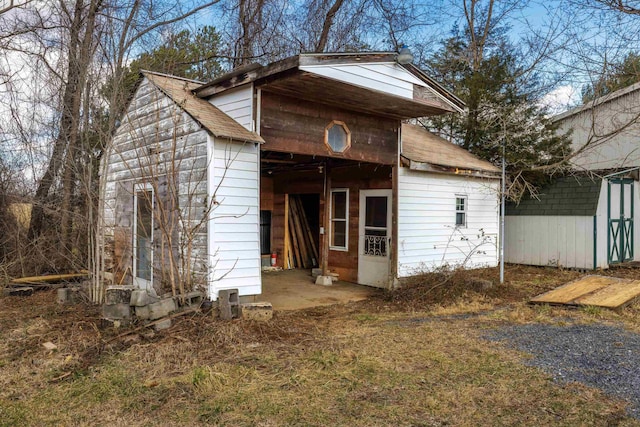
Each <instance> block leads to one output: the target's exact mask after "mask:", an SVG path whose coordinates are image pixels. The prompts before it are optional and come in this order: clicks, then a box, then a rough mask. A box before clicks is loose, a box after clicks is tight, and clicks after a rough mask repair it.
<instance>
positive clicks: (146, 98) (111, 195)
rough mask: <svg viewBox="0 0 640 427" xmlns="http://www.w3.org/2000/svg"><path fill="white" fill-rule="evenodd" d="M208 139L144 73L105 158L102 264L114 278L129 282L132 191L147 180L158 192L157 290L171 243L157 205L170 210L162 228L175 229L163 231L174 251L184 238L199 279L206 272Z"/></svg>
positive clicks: (161, 286)
mask: <svg viewBox="0 0 640 427" xmlns="http://www.w3.org/2000/svg"><path fill="white" fill-rule="evenodd" d="M206 144H207V133H206V131H205V130H202V129H201V128H200V126H199V125H198V124H197V123H196V122H195V121H194V120H193V119H192V118H191V117H190V116H189V115H187V114H186V113H185V112H184V111H183V110H182V109H180V108H179V107H178V106H177V105H176V104H175V103H174V102H172V101H171V100H170V99H169V98H168V97H166V96H165V95H164V94H163V93H162V92H161V91H159V90H158V89H157V88H156V87H155V86H154V85H153V84H152V83H150V82H149V81H148V80H147V79H144V80H143V82H142V83H141V84H140V86H139V88H138V90H137V91H136V94H135V96H134V98H133V100H132V102H131V104H130V105H129V108H128V110H127V112H126V113H125V115H124V117H123V119H122V124H121V125H120V127H119V128H118V130H117V131H116V133H115V135H114V138H113V140H112V146H111V147H110V151H109V153H108V155H106V156H105V158H104V161H105V162H106V168H105V169H104V170H105V174H106V175H105V176H104V178H103V179H105V180H106V182H105V194H104V196H103V197H104V212H103V219H104V227H105V229H104V236H105V241H104V242H103V244H104V245H105V247H106V248H107V251H106V252H107V253H106V254H105V255H106V259H105V270H106V271H107V272H112V273H114V276H115V282H116V283H122V284H131V283H132V276H131V274H132V263H133V258H132V257H133V253H132V249H133V248H132V243H133V235H132V233H133V215H134V212H133V209H134V206H133V194H134V186H135V184H138V183H144V182H147V183H150V184H151V186H152V187H153V189H154V192H155V195H156V209H155V212H154V221H155V225H154V226H155V229H154V234H155V236H156V238H154V251H155V254H154V283H153V286H154V288H155V289H156V290H157V291H158V292H164V291H166V290H167V285H168V284H167V283H166V277H165V280H164V283H163V271H164V272H165V273H166V268H165V267H166V265H164V264H165V263H166V257H167V256H168V252H167V251H168V249H167V248H168V242H167V239H166V238H164V239H163V238H162V233H161V230H160V227H161V226H163V225H162V222H163V221H161V220H160V218H161V213H160V212H159V203H162V204H163V205H164V206H165V207H168V208H169V210H170V211H173V212H168V215H167V216H166V218H167V220H166V221H164V222H165V223H166V224H164V226H165V227H171V231H170V232H167V233H165V237H169V236H172V237H171V238H172V239H173V240H174V245H173V251H174V255H176V256H177V255H179V254H178V252H179V251H180V244H182V245H184V244H189V245H190V246H191V249H192V251H191V263H192V266H193V268H194V272H195V276H196V279H197V280H200V281H202V280H204V278H205V277H206V264H207V245H206V241H207V233H206V225H205V226H204V227H199V224H200V223H201V220H202V216H203V212H204V211H205V209H206V203H207V181H206V178H207V175H206V171H207V145H206ZM178 209H179V210H180V211H179V212H178ZM178 214H179V215H178ZM178 216H179V217H180V218H181V219H182V221H183V222H182V224H180V222H179V221H177V218H178ZM181 226H183V227H184V228H182V229H181ZM185 230H189V231H191V233H188V234H189V235H187V233H183V231H185ZM185 239H188V240H189V242H186V241H185ZM176 242H180V243H178V244H175V243H176Z"/></svg>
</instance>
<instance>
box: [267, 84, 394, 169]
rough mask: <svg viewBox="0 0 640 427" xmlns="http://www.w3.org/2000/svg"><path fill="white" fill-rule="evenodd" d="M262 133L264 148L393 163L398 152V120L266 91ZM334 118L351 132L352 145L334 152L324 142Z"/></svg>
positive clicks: (387, 163)
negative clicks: (327, 129) (341, 151)
mask: <svg viewBox="0 0 640 427" xmlns="http://www.w3.org/2000/svg"><path fill="white" fill-rule="evenodd" d="M260 117H261V119H260V134H261V135H262V137H263V138H264V140H265V141H266V143H265V144H264V146H263V149H265V150H272V151H280V152H287V153H296V154H310V155H317V156H325V157H335V158H344V159H350V160H357V161H363V162H371V163H379V164H385V165H392V164H395V163H396V159H397V152H398V128H399V126H400V121H399V120H396V119H390V118H383V117H377V116H371V115H366V114H360V113H355V112H352V111H347V110H340V109H336V108H334V107H329V106H326V105H322V104H318V103H313V102H309V101H305V100H300V99H295V98H289V97H287V96H282V95H278V94H275V93H271V92H267V91H263V93H262V97H261V113H260ZM332 120H340V121H342V122H344V123H345V124H346V125H347V127H348V128H349V130H350V131H351V147H350V148H349V149H348V150H346V151H345V152H344V153H333V152H332V151H331V150H330V149H329V148H328V147H327V146H326V145H325V143H324V132H325V128H326V127H327V125H328V124H329V123H331V121H332Z"/></svg>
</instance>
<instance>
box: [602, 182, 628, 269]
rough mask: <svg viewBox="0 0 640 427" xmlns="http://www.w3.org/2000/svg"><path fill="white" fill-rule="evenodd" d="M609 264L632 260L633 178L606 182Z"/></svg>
mask: <svg viewBox="0 0 640 427" xmlns="http://www.w3.org/2000/svg"><path fill="white" fill-rule="evenodd" d="M607 188H608V206H607V213H608V217H609V221H608V222H609V227H608V228H609V233H608V236H607V240H608V246H609V251H608V252H609V264H617V263H621V262H625V261H631V260H633V247H634V242H633V234H634V231H633V215H634V213H633V211H634V206H633V198H634V197H633V192H634V191H633V180H631V179H611V180H609V183H608V186H607Z"/></svg>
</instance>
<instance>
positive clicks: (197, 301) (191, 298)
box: [184, 291, 204, 307]
mask: <svg viewBox="0 0 640 427" xmlns="http://www.w3.org/2000/svg"><path fill="white" fill-rule="evenodd" d="M203 299H204V294H203V293H202V292H198V291H193V292H189V293H188V294H186V295H185V296H184V305H185V306H187V307H200V305H201V304H202V300H203Z"/></svg>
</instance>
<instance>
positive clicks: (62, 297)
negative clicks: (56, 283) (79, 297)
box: [56, 288, 69, 304]
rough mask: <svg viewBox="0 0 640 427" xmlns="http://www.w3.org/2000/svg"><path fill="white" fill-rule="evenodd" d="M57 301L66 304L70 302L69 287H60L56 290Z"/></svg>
mask: <svg viewBox="0 0 640 427" xmlns="http://www.w3.org/2000/svg"><path fill="white" fill-rule="evenodd" d="M56 302H57V303H58V304H66V303H68V302H69V288H60V289H58V290H57V291H56Z"/></svg>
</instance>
